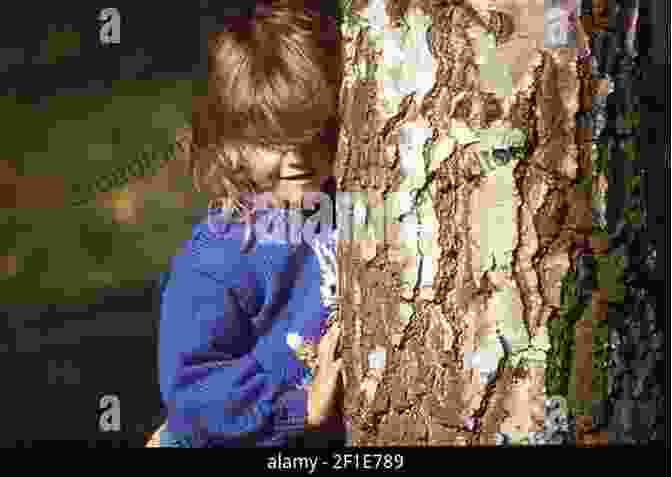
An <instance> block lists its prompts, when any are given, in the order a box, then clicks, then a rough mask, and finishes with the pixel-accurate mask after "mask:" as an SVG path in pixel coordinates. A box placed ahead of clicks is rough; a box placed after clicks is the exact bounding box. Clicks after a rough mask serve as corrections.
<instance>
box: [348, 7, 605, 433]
mask: <svg viewBox="0 0 672 477" xmlns="http://www.w3.org/2000/svg"><path fill="white" fill-rule="evenodd" d="M416 3H417V4H416ZM430 3H431V4H430ZM459 3H460V4H458V3H457V2H453V3H451V2H442V6H439V5H438V3H437V4H434V2H420V3H418V2H415V1H412V2H410V5H409V2H408V1H405V2H404V1H392V0H386V1H385V7H384V9H385V10H386V14H384V15H381V14H380V12H376V11H375V10H376V8H375V6H374V7H371V8H370V7H369V6H368V5H366V4H365V2H361V1H359V2H358V1H355V2H354V5H352V8H351V9H350V10H351V11H350V12H349V13H354V14H356V15H360V16H361V18H360V19H359V22H357V21H355V20H352V19H351V21H350V22H348V21H346V24H345V25H344V27H343V31H344V42H345V45H344V47H345V51H346V76H345V81H344V84H343V89H342V95H341V101H342V115H343V125H342V130H341V142H340V145H339V158H338V162H337V167H338V169H337V177H338V181H339V184H338V186H339V191H340V194H339V200H342V203H341V204H340V205H339V208H340V213H339V220H341V224H340V227H341V233H342V235H341V238H342V240H341V242H340V244H341V245H340V250H339V266H340V281H339V287H340V296H341V299H342V301H341V303H340V311H339V314H340V319H341V320H342V323H343V325H344V328H343V337H342V339H343V348H342V353H343V356H344V362H345V376H346V399H345V413H346V415H347V416H348V418H349V419H350V421H351V426H352V431H353V445H355V446H369V445H377V446H389V445H414V446H417V445H488V444H494V443H495V442H496V441H497V436H498V433H500V434H499V435H500V439H501V438H503V437H501V436H508V437H510V438H512V439H514V440H515V441H518V442H525V440H526V439H528V438H529V437H530V433H531V432H534V431H538V430H540V429H541V427H542V426H543V422H544V403H545V397H546V396H545V387H544V380H545V376H544V370H545V362H546V351H548V349H549V344H548V342H549V340H548V336H547V327H546V324H547V321H548V320H552V319H554V318H557V316H558V315H559V310H560V304H561V302H560V284H561V280H562V277H563V276H564V275H565V274H566V273H567V271H568V270H569V269H570V266H572V267H573V262H574V259H575V258H574V253H573V252H574V244H575V243H576V242H577V241H579V240H585V239H588V238H589V237H590V233H591V225H592V224H591V189H590V182H589V183H588V184H589V187H588V188H587V189H586V188H585V187H577V186H576V184H577V183H578V182H580V180H581V178H583V177H586V176H587V177H590V175H591V173H590V171H591V169H590V147H588V148H586V147H579V144H580V141H581V140H580V136H581V134H582V131H580V130H578V129H577V127H576V121H575V115H576V113H577V112H579V109H580V104H579V103H580V101H579V98H580V93H581V91H582V89H581V83H582V81H581V80H580V79H579V75H578V74H577V66H576V49H575V48H573V47H572V46H573V45H564V46H563V45H560V46H561V47H557V46H558V45H557V44H556V45H554V46H555V47H553V48H551V47H546V46H545V41H544V28H543V23H544V22H543V18H544V1H543V0H532V1H530V0H510V1H509V2H507V3H506V4H505V6H501V7H500V5H499V2H498V3H497V8H498V9H499V10H497V11H495V13H493V12H490V11H489V10H488V2H487V1H481V0H478V1H476V0H473V1H471V2H470V1H465V2H463V3H462V2H459ZM373 5H375V3H374V4H373ZM381 5H382V2H381ZM493 5H494V4H493ZM378 18H381V19H382V21H383V22H384V24H385V30H384V33H379V32H377V31H376V29H375V24H376V22H377V19H378ZM402 20H403V21H404V22H402ZM402 23H407V24H409V25H410V34H404V33H401V32H402V31H403V29H402V28H401V24H402ZM367 25H368V26H367ZM371 25H374V26H373V27H371ZM429 25H431V33H430V34H429V35H427V34H426V33H427V32H426V27H428V26H429ZM394 32H397V34H398V35H400V37H401V38H402V45H401V51H402V52H403V53H402V54H403V55H405V56H403V58H402V57H396V58H395V57H394V52H393V47H392V43H388V40H389V39H390V38H393V37H394V35H395V33H394ZM486 32H492V33H494V34H495V38H496V48H492V49H488V48H487V46H488V43H487V40H488V37H487V36H486V35H485V33H486ZM430 36H431V38H429V40H430V41H431V55H430V54H429V51H428V50H424V49H425V48H427V46H426V44H424V42H425V41H426V38H428V37H430ZM383 39H385V40H386V41H385V49H383V48H382V45H383V42H382V40H383ZM583 40H585V38H584V37H583V36H582V32H581V31H579V38H578V39H577V41H579V42H580V41H583ZM414 51H415V52H417V53H412V52H414ZM383 55H385V57H383ZM428 59H429V61H427V60H428ZM479 59H482V61H480V60H479ZM395 65H397V67H396V68H395ZM398 65H403V68H401V71H399V69H400V68H399V66H398ZM409 65H413V66H414V67H415V71H410V68H408V66H409ZM507 68H508V73H507V72H506V71H505V70H506V69H507ZM502 72H504V73H502ZM390 78H391V81H390V82H389V83H385V81H386V80H389V79H390ZM398 78H401V81H397V82H396V83H395V80H397V79H398ZM427 78H430V79H431V81H427ZM586 81H588V80H585V81H583V82H584V83H585V82H586ZM395 85H396V86H395ZM584 88H590V84H588V83H586V84H585V85H584ZM584 94H585V93H584ZM521 134H522V137H523V138H524V140H522V141H521V139H520V136H521ZM577 135H578V136H577ZM409 158H411V159H412V160H411V161H410V162H409V160H408V159H409ZM413 190H415V191H417V193H416V195H415V198H416V199H418V200H416V201H413V202H412V201H411V200H410V199H409V196H410V194H411V191H413ZM349 202H350V205H349ZM411 202H412V203H411ZM352 204H354V205H352ZM357 204H361V206H364V207H366V210H367V215H366V219H367V220H365V221H364V222H363V224H361V225H358V221H357V219H356V218H355V220H354V222H353V226H352V228H351V229H352V230H351V231H348V227H347V226H346V225H347V224H348V220H351V219H348V215H347V213H346V212H347V211H348V209H349V207H351V206H352V208H353V209H354V210H358V207H360V206H358V205H357ZM409 204H410V205H409ZM407 209H408V210H407ZM351 210H352V209H351ZM403 214H405V215H404V217H405V218H404V220H402V221H400V219H399V216H400V215H403ZM352 215H354V216H355V217H356V216H358V215H360V216H363V214H361V213H360V212H355V213H354V214H352ZM409 217H415V219H414V220H409V219H408V218H409ZM417 224H422V226H423V227H424V232H425V235H424V236H423V235H420V236H419V238H414V237H417V235H413V236H410V237H409V236H407V232H408V231H410V230H412V231H413V233H414V234H415V233H416V232H417V231H418V228H417ZM350 232H351V233H350ZM588 368H590V366H588Z"/></svg>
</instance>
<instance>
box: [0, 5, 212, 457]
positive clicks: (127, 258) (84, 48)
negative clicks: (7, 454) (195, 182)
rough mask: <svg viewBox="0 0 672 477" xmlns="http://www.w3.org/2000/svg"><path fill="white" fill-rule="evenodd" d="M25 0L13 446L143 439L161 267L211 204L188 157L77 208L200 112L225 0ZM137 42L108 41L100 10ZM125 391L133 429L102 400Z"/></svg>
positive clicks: (149, 422) (15, 88)
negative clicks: (189, 172) (76, 199)
mask: <svg viewBox="0 0 672 477" xmlns="http://www.w3.org/2000/svg"><path fill="white" fill-rule="evenodd" d="M80 3H81V2H58V3H46V4H44V3H38V2H12V3H11V5H12V6H11V7H10V6H4V9H5V13H4V14H3V28H1V29H0V111H2V113H3V118H4V119H5V122H4V123H3V129H4V131H3V134H2V137H3V148H4V154H3V157H2V158H1V159H0V163H3V164H2V167H0V174H2V177H0V200H1V201H2V202H0V205H2V207H1V208H0V370H1V373H2V375H3V379H4V383H3V385H2V389H3V393H2V398H1V400H2V406H0V420H1V421H2V423H3V425H2V432H1V433H0V446H2V447H12V446H14V445H15V441H16V440H34V439H36V440H42V439H58V440H72V439H77V440H81V441H84V440H89V441H95V440H99V441H104V442H109V443H111V444H112V445H118V446H133V447H136V446H142V445H143V444H144V442H145V440H146V438H147V437H148V434H149V433H150V432H151V431H152V430H154V429H155V428H156V427H157V426H158V425H159V424H160V422H161V420H162V409H161V402H160V395H159V389H158V384H157V369H156V368H157V364H156V346H157V339H156V335H157V324H158V318H159V314H158V305H159V293H158V278H159V274H160V272H162V271H164V270H166V269H167V264H168V260H169V258H170V256H171V255H173V254H174V253H175V251H176V250H177V247H178V246H179V245H180V243H181V242H182V241H184V240H185V239H187V238H188V236H189V231H190V227H191V225H192V224H193V223H194V222H195V221H196V220H198V216H199V214H200V213H201V212H202V210H203V207H204V205H205V203H204V202H203V200H202V198H199V196H198V195H197V194H194V193H193V191H192V190H191V184H190V181H189V180H188V178H187V177H186V175H185V174H184V172H183V170H182V168H181V167H178V166H174V165H172V164H171V165H170V166H167V167H165V168H164V169H162V171H161V173H160V174H157V175H156V177H149V178H145V179H143V180H139V181H133V182H132V183H131V184H130V185H129V186H128V187H126V188H116V189H114V190H112V191H110V192H107V193H101V194H98V195H97V196H96V197H94V198H93V199H92V200H91V201H89V202H87V203H85V204H83V205H82V206H79V207H69V206H68V205H67V204H68V203H69V200H70V196H69V195H68V194H69V191H70V190H71V189H72V188H73V187H74V186H75V185H77V184H80V183H88V182H91V181H93V180H94V179H95V178H97V177H99V176H101V175H106V174H109V173H110V172H111V171H112V170H113V169H115V168H116V167H118V166H119V165H120V164H122V163H125V162H127V161H128V160H129V159H131V158H132V157H134V155H135V154H137V151H138V150H140V149H142V148H143V147H145V146H147V145H150V146H154V145H156V146H159V147H160V146H163V145H166V144H169V143H170V141H171V140H172V139H173V138H174V137H175V131H176V129H177V128H179V127H183V126H185V125H186V124H187V123H188V121H189V113H190V100H191V96H192V94H193V91H194V89H195V88H197V84H199V81H201V82H202V80H203V79H204V78H205V56H204V53H205V49H204V48H203V45H204V41H205V36H206V35H207V32H208V31H210V30H211V29H214V28H217V24H218V21H221V18H220V19H217V18H216V17H215V16H214V15H217V14H218V12H217V8H216V7H217V5H216V4H219V5H221V4H222V3H223V2H203V1H202V2H187V3H182V4H179V5H178V4H176V5H174V6H168V4H165V3H161V4H157V3H155V2H114V4H113V5H110V4H100V5H95V2H94V4H92V3H90V2H87V3H86V4H81V5H80ZM109 6H114V7H116V8H117V9H118V10H119V12H120V14H121V36H120V40H121V42H120V43H119V44H114V45H102V44H101V43H100V41H99V28H100V26H101V24H102V22H100V21H99V20H98V15H99V11H100V10H101V9H102V8H103V7H109ZM104 395H115V396H117V397H118V398H119V400H120V404H121V409H120V411H121V412H120V417H121V430H120V432H108V433H104V432H100V430H99V427H98V419H99V416H100V411H99V409H98V405H99V400H100V397H101V396H104Z"/></svg>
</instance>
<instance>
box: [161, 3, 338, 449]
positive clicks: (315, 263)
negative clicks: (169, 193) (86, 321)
mask: <svg viewBox="0 0 672 477" xmlns="http://www.w3.org/2000/svg"><path fill="white" fill-rule="evenodd" d="M303 5H304V2H296V1H290V0H285V1H278V2H275V3H273V4H272V5H271V6H262V7H257V10H256V12H255V14H254V15H253V16H252V18H250V19H248V20H243V19H241V17H234V18H232V19H230V20H229V21H228V22H227V24H226V25H223V28H222V31H221V32H219V33H218V34H216V35H214V36H213V37H212V38H210V41H209V45H208V48H209V84H208V94H207V95H206V96H205V97H203V98H198V99H197V100H196V101H195V105H194V106H195V107H194V114H193V122H192V128H193V130H192V133H193V135H192V138H191V145H190V148H189V149H190V154H189V161H190V166H191V171H192V174H193V177H194V179H195V182H196V186H197V188H198V189H199V190H202V189H204V188H207V190H208V192H210V193H211V194H212V197H213V201H212V203H211V206H210V208H209V211H208V216H207V218H206V219H205V220H204V221H203V222H201V223H199V224H198V225H196V226H195V228H194V230H193V234H192V237H191V239H190V240H189V241H188V242H187V243H186V244H185V246H184V247H183V248H182V250H181V251H180V252H179V253H178V254H177V255H176V256H175V257H174V258H173V260H172V262H171V269H170V274H169V278H168V279H167V281H166V282H165V284H164V288H163V292H162V305H161V324H160V335H159V374H160V387H161V393H162V397H163V400H164V402H165V404H166V407H167V409H168V420H167V425H166V426H164V427H163V428H162V430H161V432H160V433H159V437H160V446H165V447H244V446H291V445H310V444H313V445H343V444H344V443H345V440H344V439H345V426H344V423H343V419H342V416H339V415H338V414H339V413H338V411H337V408H338V406H337V404H336V400H337V399H338V397H337V391H338V387H339V386H341V384H339V383H340V382H341V381H340V370H341V360H340V359H336V355H335V354H336V347H337V344H338V339H339V333H340V328H339V325H338V324H336V323H333V324H332V322H333V318H334V317H335V315H336V313H335V295H336V270H335V247H336V241H335V230H334V227H332V224H335V218H334V216H333V215H332V214H330V213H329V209H330V208H331V209H332V211H333V204H334V197H333V195H334V190H333V189H334V187H335V186H334V183H333V181H332V182H331V184H330V187H331V190H328V188H329V181H328V178H329V176H330V175H331V173H332V172H331V171H332V166H333V162H334V159H335V153H336V145H337V137H338V124H339V118H338V93H339V88H340V82H341V80H342V78H341V71H342V58H341V47H340V32H339V30H338V28H337V25H336V23H335V20H333V19H331V18H328V17H323V16H320V15H317V14H315V13H313V12H310V11H308V10H305V9H304V8H303V7H302V6H303ZM320 191H322V192H328V193H329V194H330V195H331V200H330V201H328V200H327V201H323V202H322V203H321V205H320V207H319V212H315V211H312V212H311V210H310V207H311V205H310V204H309V203H308V202H311V201H310V200H307V199H309V198H311V199H312V202H313V204H312V206H313V207H314V206H316V204H315V200H314V199H315V197H316V193H319V192H320ZM324 197H325V196H322V198H323V199H324ZM301 202H303V204H302V203H301ZM299 204H301V205H299ZM288 205H290V206H291V207H288ZM303 205H306V206H307V208H308V210H303V209H302V208H301V206H303ZM297 206H298V207H297ZM316 217H319V220H317V219H316ZM306 218H308V219H307V220H306ZM325 219H326V220H325ZM316 221H317V222H321V223H320V224H319V226H316ZM325 224H326V226H325ZM297 231H298V232H297ZM310 232H315V233H310ZM327 330H328V331H327Z"/></svg>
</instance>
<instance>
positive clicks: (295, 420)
mask: <svg viewBox="0 0 672 477" xmlns="http://www.w3.org/2000/svg"><path fill="white" fill-rule="evenodd" d="M178 258H179V257H178ZM182 258H184V257H182ZM180 263H182V264H181V265H180ZM253 335H254V334H253V329H252V324H251V316H250V315H249V314H248V313H246V312H244V311H243V309H241V306H240V303H239V300H238V298H237V296H236V294H235V293H234V290H233V289H232V288H230V287H227V286H223V284H222V283H221V282H220V281H218V280H216V279H215V278H213V277H211V276H209V275H207V274H205V273H203V272H201V271H199V270H197V269H194V268H193V267H192V266H191V264H190V263H189V261H188V260H183V261H180V260H179V259H176V260H175V262H174V268H173V270H172V272H171V278H170V279H169V280H168V282H167V284H166V288H165V291H164V294H163V300H162V306H161V325H160V336H159V373H160V386H161V393H162V396H163V399H164V402H165V403H166V405H167V406H168V409H169V420H168V423H169V424H168V425H169V429H170V430H171V431H172V432H177V433H187V434H191V435H192V438H193V441H194V445H195V446H210V445H216V446H226V447H228V446H230V447H240V446H260V445H284V444H285V443H286V442H287V440H288V438H290V437H291V436H292V435H294V434H301V433H303V432H304V423H305V418H306V392H305V391H304V390H301V389H290V388H288V386H287V385H285V384H283V383H284V382H285V381H284V380H283V379H280V378H279V377H278V376H274V375H273V376H272V375H271V374H269V373H268V372H266V371H265V370H264V369H263V368H262V367H261V366H260V365H259V363H258V361H257V360H256V359H255V357H254V355H253V353H252V349H253V347H254V341H253ZM279 358H282V356H280V357H279Z"/></svg>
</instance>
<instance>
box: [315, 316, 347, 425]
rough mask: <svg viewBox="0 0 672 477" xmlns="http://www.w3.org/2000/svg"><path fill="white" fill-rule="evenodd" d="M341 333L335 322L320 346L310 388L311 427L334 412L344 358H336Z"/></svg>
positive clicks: (320, 422) (323, 420)
mask: <svg viewBox="0 0 672 477" xmlns="http://www.w3.org/2000/svg"><path fill="white" fill-rule="evenodd" d="M340 335H341V326H340V324H339V323H334V325H333V326H332V327H331V328H330V329H329V331H328V332H327V334H326V335H324V337H323V338H322V339H321V340H320V344H319V346H318V351H317V354H318V356H317V360H318V364H317V371H316V373H315V377H314V378H313V382H312V384H311V385H310V387H309V389H308V404H307V405H308V409H307V413H306V414H307V415H306V420H307V424H308V426H310V427H319V426H321V425H323V424H324V423H325V422H326V420H327V419H328V418H329V417H330V416H331V415H332V414H333V413H334V404H335V396H336V389H337V385H338V377H339V375H340V374H341V367H342V365H343V359H342V358H339V359H337V360H334V356H335V353H336V347H337V345H338V340H339V338H340Z"/></svg>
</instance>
